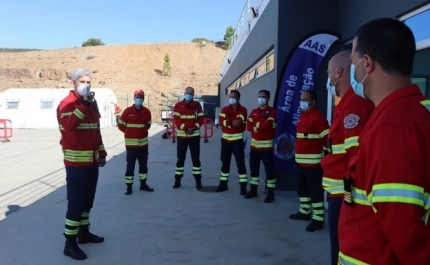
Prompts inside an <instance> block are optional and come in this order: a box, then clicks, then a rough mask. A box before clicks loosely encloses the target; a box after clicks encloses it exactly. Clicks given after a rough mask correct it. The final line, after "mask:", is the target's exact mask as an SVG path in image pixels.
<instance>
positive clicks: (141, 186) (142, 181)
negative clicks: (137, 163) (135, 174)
mask: <svg viewBox="0 0 430 265" xmlns="http://www.w3.org/2000/svg"><path fill="white" fill-rule="evenodd" d="M140 190H144V191H154V189H153V188H151V187H149V186H148V185H147V184H146V179H145V180H141V181H140Z"/></svg>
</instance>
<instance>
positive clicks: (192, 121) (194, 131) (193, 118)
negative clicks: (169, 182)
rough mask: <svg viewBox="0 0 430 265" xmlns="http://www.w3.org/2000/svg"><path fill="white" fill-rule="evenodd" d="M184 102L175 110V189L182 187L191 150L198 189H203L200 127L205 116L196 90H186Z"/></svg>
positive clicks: (189, 88)
mask: <svg viewBox="0 0 430 265" xmlns="http://www.w3.org/2000/svg"><path fill="white" fill-rule="evenodd" d="M184 95H185V97H184V100H182V101H180V102H178V103H176V105H175V108H174V110H173V120H174V123H175V126H176V130H177V133H176V137H177V142H178V143H177V149H176V150H177V157H178V160H177V162H176V168H175V184H174V185H173V188H175V189H176V188H179V187H180V186H181V178H182V177H183V176H184V162H185V158H186V155H187V149H188V147H189V148H190V153H191V160H192V162H193V175H194V178H195V180H196V188H197V189H200V188H201V187H202V182H201V179H202V166H201V164H200V127H201V126H202V124H203V120H204V114H203V110H202V106H201V105H200V103H199V102H197V101H194V100H193V97H194V88H192V87H187V88H186V89H185V94H184Z"/></svg>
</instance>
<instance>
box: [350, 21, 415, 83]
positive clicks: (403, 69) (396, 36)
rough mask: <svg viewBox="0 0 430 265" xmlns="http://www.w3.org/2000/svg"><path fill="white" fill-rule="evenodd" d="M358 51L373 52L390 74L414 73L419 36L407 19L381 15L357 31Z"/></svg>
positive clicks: (372, 54)
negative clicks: (407, 24) (402, 20)
mask: <svg viewBox="0 0 430 265" xmlns="http://www.w3.org/2000/svg"><path fill="white" fill-rule="evenodd" d="M355 38H356V39H357V43H356V47H355V51H356V52H357V53H358V55H359V56H360V57H363V56H364V55H365V54H367V55H369V56H370V57H371V58H372V59H373V60H375V62H377V63H378V64H379V65H380V66H381V68H382V69H383V70H384V71H385V72H386V73H387V74H390V75H402V76H410V75H411V74H412V70H413V64H414V57H415V51H416V46H415V38H414V34H413V33H412V31H411V29H410V28H409V27H408V26H406V25H405V24H404V23H403V22H400V21H398V20H395V19H392V18H378V19H375V20H372V21H370V22H368V23H366V24H364V25H363V26H361V27H360V28H359V29H358V31H357V33H356V34H355Z"/></svg>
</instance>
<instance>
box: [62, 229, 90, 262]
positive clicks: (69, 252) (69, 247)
mask: <svg viewBox="0 0 430 265" xmlns="http://www.w3.org/2000/svg"><path fill="white" fill-rule="evenodd" d="M64 236H65V237H66V244H65V246H64V251H63V254H64V255H66V256H67V257H71V258H72V259H76V260H84V259H86V258H87V255H86V254H85V253H84V252H83V251H82V249H80V248H79V247H78V244H77V243H76V236H69V235H64Z"/></svg>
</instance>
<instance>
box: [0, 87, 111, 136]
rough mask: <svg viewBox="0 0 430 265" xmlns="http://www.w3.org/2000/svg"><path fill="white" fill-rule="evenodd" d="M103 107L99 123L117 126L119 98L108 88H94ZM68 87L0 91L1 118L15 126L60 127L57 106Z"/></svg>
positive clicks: (96, 97)
mask: <svg viewBox="0 0 430 265" xmlns="http://www.w3.org/2000/svg"><path fill="white" fill-rule="evenodd" d="M91 91H93V92H95V99H96V100H97V103H98V106H99V110H100V115H101V119H100V126H101V127H102V128H105V127H114V126H116V121H115V115H114V113H115V104H117V103H118V100H117V98H116V96H115V94H114V93H113V92H112V90H111V89H109V88H91ZM69 92H70V90H69V89H51V88H9V89H7V90H6V91H4V92H3V93H0V119H9V120H11V121H12V127H13V128H25V129H58V122H57V107H58V105H59V104H60V102H61V100H62V99H63V98H65V97H66V96H67V95H68V94H69Z"/></svg>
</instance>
